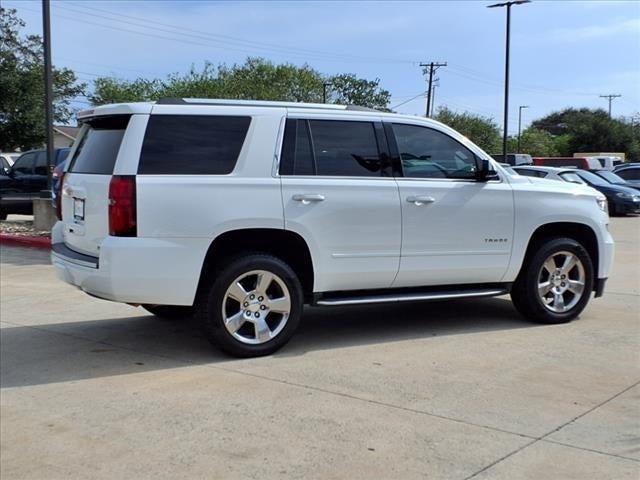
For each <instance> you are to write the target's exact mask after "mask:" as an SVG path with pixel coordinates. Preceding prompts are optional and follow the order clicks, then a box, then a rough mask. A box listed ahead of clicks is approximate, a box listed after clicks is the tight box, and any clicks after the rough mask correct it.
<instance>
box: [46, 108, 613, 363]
mask: <svg viewBox="0 0 640 480" xmlns="http://www.w3.org/2000/svg"><path fill="white" fill-rule="evenodd" d="M79 120H80V121H81V122H82V124H83V127H82V130H81V132H80V134H79V136H78V140H77V141H76V143H75V144H74V147H73V150H72V151H71V153H70V157H69V158H70V162H69V165H68V167H67V172H66V173H65V175H64V178H63V188H62V195H61V196H60V197H61V198H60V199H61V209H60V210H61V216H62V218H61V221H59V222H58V223H57V224H56V225H55V227H54V229H53V232H52V243H53V248H52V262H53V264H54V266H55V269H56V271H57V274H58V276H59V277H60V278H61V279H62V280H64V281H66V282H68V283H70V284H72V285H75V286H77V287H79V288H80V289H82V290H84V291H85V292H87V293H88V294H90V295H93V296H96V297H100V298H104V299H108V300H113V301H117V302H126V303H129V304H133V305H141V306H143V307H144V308H146V309H147V310H148V311H150V312H152V313H154V314H156V315H158V316H162V317H185V316H187V315H191V314H195V315H196V316H197V317H198V319H199V320H200V321H201V323H202V325H203V327H204V331H205V332H206V334H207V336H208V338H209V339H210V340H211V341H213V342H214V343H215V344H216V345H218V346H219V347H220V348H222V349H223V350H225V351H227V352H229V353H231V354H233V355H238V356H257V355H265V354H269V353H272V352H274V351H275V350H277V349H278V348H280V347H281V346H282V345H284V344H285V343H286V342H287V341H288V340H289V339H290V338H291V336H292V335H293V333H294V331H295V329H296V327H297V326H298V324H299V322H300V317H301V315H302V311H303V304H305V303H307V304H313V305H351V304H363V303H375V302H399V301H411V300H430V299H443V298H461V297H484V296H495V295H503V294H506V293H509V292H510V293H511V297H512V299H513V302H514V304H515V305H516V307H517V308H518V310H519V311H520V312H522V314H524V315H525V316H526V317H529V318H531V319H533V320H536V321H540V322H545V323H558V322H566V321H569V320H571V319H573V318H575V317H576V316H577V315H578V314H579V313H580V312H581V311H582V310H583V309H584V308H585V306H586V304H587V301H588V300H589V297H590V295H591V292H593V291H595V296H599V295H601V294H602V292H603V289H604V283H605V280H606V278H607V276H608V275H609V270H610V268H611V263H612V260H613V249H614V246H613V240H612V238H611V236H610V235H609V232H608V230H607V226H608V221H609V217H608V214H607V210H606V200H605V199H604V197H603V196H601V195H600V194H599V193H597V192H596V191H595V190H592V189H591V188H589V187H585V186H582V185H572V184H569V183H560V182H553V181H546V180H540V179H531V178H526V177H521V176H517V175H516V176H513V175H508V174H506V173H505V172H504V171H503V170H502V168H501V167H500V166H499V165H497V164H496V163H495V162H494V160H493V159H491V157H490V156H489V155H487V154H486V153H485V152H483V151H482V150H481V149H480V148H478V147H477V146H476V145H474V144H473V143H471V142H470V141H469V140H468V139H467V138H465V137H464V136H462V135H460V134H458V133H457V132H455V131H453V130H452V129H450V128H448V127H446V126H445V125H442V124H440V123H438V122H435V121H433V120H429V119H424V118H419V117H410V116H403V115H397V114H392V113H382V112H378V111H373V110H367V109H363V108H358V107H350V106H346V107H345V106H341V105H315V104H295V103H281V102H258V101H229V100H196V99H194V100H186V99H166V100H162V101H159V102H157V103H130V104H117V105H105V106H101V107H97V108H95V109H92V110H87V111H83V112H81V113H80V114H79Z"/></svg>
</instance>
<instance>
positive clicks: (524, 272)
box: [511, 237, 594, 324]
mask: <svg viewBox="0 0 640 480" xmlns="http://www.w3.org/2000/svg"><path fill="white" fill-rule="evenodd" d="M563 251H565V252H570V253H572V254H574V255H575V256H577V258H578V259H579V260H580V262H581V263H582V267H583V268H584V275H585V279H584V287H583V290H582V294H581V297H579V300H578V301H577V303H576V304H575V305H574V306H572V307H571V308H569V309H568V310H566V311H563V312H553V311H551V310H550V309H549V308H548V307H547V306H545V304H544V303H543V300H542V299H541V298H540V295H539V294H538V283H539V281H540V275H542V273H541V271H542V269H543V265H544V262H545V261H546V260H547V259H548V258H549V257H551V256H552V255H553V254H554V253H559V252H563ZM593 277H594V274H593V263H592V261H591V257H590V256H589V253H588V252H587V251H586V250H585V248H584V247H583V246H582V245H581V244H580V243H579V242H577V241H575V240H573V239H571V238H560V237H555V238H549V239H547V240H544V241H543V242H542V243H541V244H539V245H538V247H537V249H536V250H535V251H533V252H530V253H529V254H528V255H527V258H525V262H524V264H523V266H522V269H521V271H520V274H519V275H518V278H517V279H516V281H515V283H514V284H513V288H512V289H511V300H512V301H513V304H514V306H515V307H516V309H517V310H518V311H519V312H520V313H521V314H522V315H524V316H525V317H526V318H528V319H529V320H532V321H534V322H537V323H546V324H556V323H565V322H569V321H571V320H573V319H574V318H576V317H577V316H578V315H580V313H581V312H582V310H584V308H585V307H586V305H587V303H588V302H589V298H590V297H591V292H592V291H593V282H594V279H593ZM551 295H553V293H552V292H551Z"/></svg>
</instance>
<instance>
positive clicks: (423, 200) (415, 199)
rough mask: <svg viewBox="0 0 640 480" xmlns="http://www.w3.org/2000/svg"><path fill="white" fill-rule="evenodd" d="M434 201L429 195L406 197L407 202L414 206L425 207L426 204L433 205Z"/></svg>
mask: <svg viewBox="0 0 640 480" xmlns="http://www.w3.org/2000/svg"><path fill="white" fill-rule="evenodd" d="M435 201H436V199H435V198H433V197H430V196H429V195H409V196H408V197H407V202H409V203H413V204H415V205H418V206H420V205H426V204H427V203H433V202H435Z"/></svg>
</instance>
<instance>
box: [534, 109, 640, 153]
mask: <svg viewBox="0 0 640 480" xmlns="http://www.w3.org/2000/svg"><path fill="white" fill-rule="evenodd" d="M532 126H533V127H534V128H537V129H540V130H545V131H547V132H549V133H550V134H552V135H554V136H556V138H562V137H564V139H563V140H562V142H563V143H564V148H563V150H564V152H563V153H564V154H573V153H575V152H625V153H626V154H627V156H629V157H630V158H631V159H634V160H635V159H637V158H638V151H637V150H638V148H637V140H634V128H633V125H632V123H630V122H625V121H624V120H621V119H616V118H609V115H608V113H607V112H606V111H605V110H602V109H597V110H592V109H589V108H580V109H575V108H567V109H565V110H562V111H560V112H553V113H551V114H549V115H547V116H546V117H543V118H541V119H538V120H536V121H534V122H533V123H532Z"/></svg>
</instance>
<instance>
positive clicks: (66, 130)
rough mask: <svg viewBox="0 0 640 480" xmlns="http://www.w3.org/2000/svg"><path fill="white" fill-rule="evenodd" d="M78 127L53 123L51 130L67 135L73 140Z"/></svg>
mask: <svg viewBox="0 0 640 480" xmlns="http://www.w3.org/2000/svg"><path fill="white" fill-rule="evenodd" d="M79 130H80V127H71V126H69V125H54V126H53V131H54V132H57V133H59V134H60V135H62V136H64V137H67V138H68V139H69V140H75V138H76V135H77V134H78V131H79Z"/></svg>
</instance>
